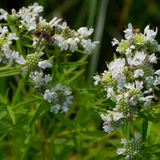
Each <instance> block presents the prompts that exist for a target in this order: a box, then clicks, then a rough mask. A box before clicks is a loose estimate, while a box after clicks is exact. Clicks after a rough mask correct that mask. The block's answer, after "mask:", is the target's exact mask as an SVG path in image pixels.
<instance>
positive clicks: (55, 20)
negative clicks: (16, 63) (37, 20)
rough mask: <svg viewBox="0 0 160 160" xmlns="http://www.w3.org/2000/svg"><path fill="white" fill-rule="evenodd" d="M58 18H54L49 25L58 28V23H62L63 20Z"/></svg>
mask: <svg viewBox="0 0 160 160" xmlns="http://www.w3.org/2000/svg"><path fill="white" fill-rule="evenodd" d="M57 19H58V18H57V17H54V18H53V19H52V20H51V21H50V22H49V24H50V25H51V27H53V26H55V27H58V26H59V25H58V22H59V21H61V20H62V19H58V20H57ZM64 26H65V23H64V24H63V27H64Z"/></svg>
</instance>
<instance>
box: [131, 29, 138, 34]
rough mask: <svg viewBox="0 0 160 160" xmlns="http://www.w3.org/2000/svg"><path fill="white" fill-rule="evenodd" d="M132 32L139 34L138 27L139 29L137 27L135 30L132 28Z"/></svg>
mask: <svg viewBox="0 0 160 160" xmlns="http://www.w3.org/2000/svg"><path fill="white" fill-rule="evenodd" d="M132 32H133V33H138V34H139V33H140V29H139V28H137V29H135V30H134V29H132Z"/></svg>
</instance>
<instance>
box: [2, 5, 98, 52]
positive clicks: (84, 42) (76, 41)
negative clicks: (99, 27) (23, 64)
mask: <svg viewBox="0 0 160 160" xmlns="http://www.w3.org/2000/svg"><path fill="white" fill-rule="evenodd" d="M42 11H43V7H42V6H39V5H38V3H34V4H33V5H31V6H28V8H25V7H23V8H21V9H20V10H19V11H18V12H16V11H15V10H14V9H12V11H11V15H10V14H9V13H7V12H6V11H5V10H3V9H1V10H0V13H1V15H0V19H4V20H10V21H17V20H19V21H18V22H19V28H22V29H27V30H28V31H32V33H33V34H32V36H33V46H34V47H35V48H39V47H42V46H43V45H47V44H55V45H57V46H58V47H59V48H60V49H61V51H63V50H68V49H69V50H70V51H71V52H74V51H75V50H78V47H80V48H82V47H83V48H84V53H88V54H91V53H93V51H94V50H95V48H96V46H97V44H98V43H99V42H98V41H95V42H91V40H90V39H88V36H90V35H91V34H92V33H93V30H94V29H93V28H90V29H89V30H88V28H87V27H81V28H79V29H78V30H77V31H74V30H71V29H70V28H69V26H67V23H66V22H63V23H62V24H58V23H59V22H60V21H61V20H62V19H58V18H57V17H54V18H53V19H52V20H51V21H50V22H46V19H43V17H41V16H39V13H40V12H42Z"/></svg>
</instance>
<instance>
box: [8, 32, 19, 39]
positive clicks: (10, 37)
mask: <svg viewBox="0 0 160 160" xmlns="http://www.w3.org/2000/svg"><path fill="white" fill-rule="evenodd" d="M8 39H9V40H13V39H14V40H17V39H19V38H18V37H17V36H16V33H10V34H9V36H8Z"/></svg>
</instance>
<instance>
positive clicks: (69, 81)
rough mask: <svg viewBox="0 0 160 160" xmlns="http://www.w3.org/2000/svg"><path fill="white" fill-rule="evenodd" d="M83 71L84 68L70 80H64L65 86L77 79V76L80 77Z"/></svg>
mask: <svg viewBox="0 0 160 160" xmlns="http://www.w3.org/2000/svg"><path fill="white" fill-rule="evenodd" d="M84 71H85V68H84V69H82V70H81V71H78V72H77V73H75V75H74V76H73V77H71V78H70V79H68V80H66V85H69V84H70V83H71V82H73V81H74V80H75V79H77V78H78V77H79V76H81V74H82V73H83V72H84Z"/></svg>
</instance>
